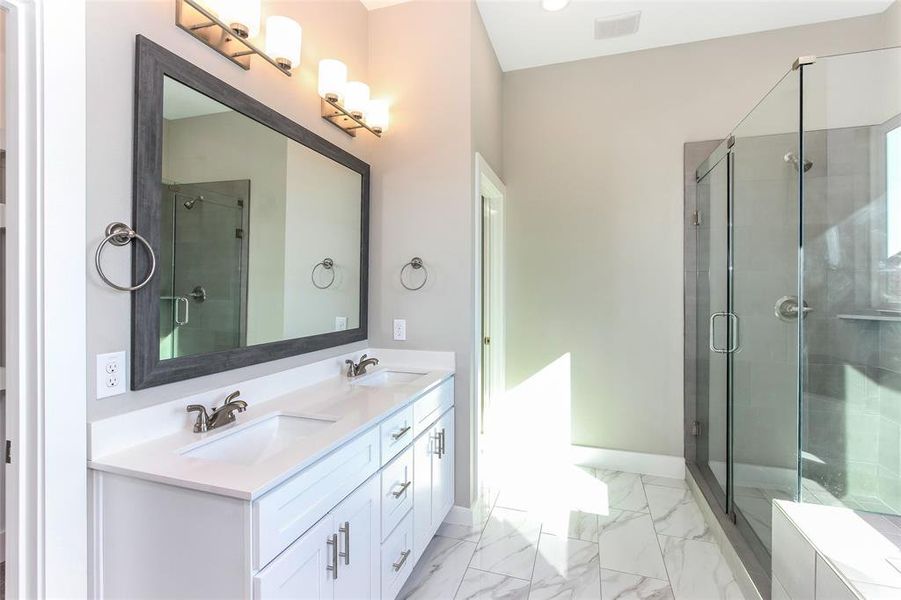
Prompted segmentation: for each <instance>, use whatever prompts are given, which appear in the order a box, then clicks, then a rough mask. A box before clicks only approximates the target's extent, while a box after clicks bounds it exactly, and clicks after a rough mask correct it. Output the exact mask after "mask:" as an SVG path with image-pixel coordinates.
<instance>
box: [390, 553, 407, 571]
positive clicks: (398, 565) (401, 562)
mask: <svg viewBox="0 0 901 600" xmlns="http://www.w3.org/2000/svg"><path fill="white" fill-rule="evenodd" d="M409 556H410V551H409V550H404V551H403V552H401V553H400V559H398V561H397V562H396V563H394V564H393V565H391V566H392V567H394V570H395V571H400V570H401V568H402V567H403V566H404V563H405V562H407V558H408V557H409Z"/></svg>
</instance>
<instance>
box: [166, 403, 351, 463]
mask: <svg viewBox="0 0 901 600" xmlns="http://www.w3.org/2000/svg"><path fill="white" fill-rule="evenodd" d="M334 423H335V421H334V420H333V419H328V418H324V417H300V416H295V415H284V414H278V415H273V416H271V417H268V418H266V419H263V420H262V421H260V422H258V423H254V424H253V425H250V426H249V427H243V428H241V429H236V430H234V431H232V432H230V433H226V434H224V435H223V436H222V437H217V438H215V439H213V440H210V441H209V442H206V443H203V444H201V445H200V446H195V447H189V449H188V450H184V451H182V454H183V455H184V456H188V457H190V458H203V459H206V460H217V461H221V462H227V463H233V464H238V465H247V466H251V465H255V464H258V463H261V462H263V461H265V460H266V459H268V458H271V457H272V456H275V455H276V454H278V453H280V452H282V451H284V450H286V449H288V448H289V447H290V446H291V445H292V444H294V443H296V442H297V441H298V440H300V439H303V438H305V437H309V436H311V435H313V434H316V433H319V432H320V431H322V430H324V429H326V428H328V427H330V426H331V425H332V424H334Z"/></svg>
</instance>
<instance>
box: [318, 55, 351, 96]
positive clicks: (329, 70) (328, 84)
mask: <svg viewBox="0 0 901 600" xmlns="http://www.w3.org/2000/svg"><path fill="white" fill-rule="evenodd" d="M346 85H347V65H345V64H344V63H343V62H341V61H340V60H335V59H334V58H326V59H324V60H320V61H319V95H320V96H321V97H322V98H325V99H326V100H328V101H329V102H341V101H342V100H344V87H345V86H346Z"/></svg>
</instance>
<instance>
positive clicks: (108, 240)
mask: <svg viewBox="0 0 901 600" xmlns="http://www.w3.org/2000/svg"><path fill="white" fill-rule="evenodd" d="M132 240H138V241H139V242H141V243H142V244H144V247H145V248H146V249H147V254H149V255H150V270H149V272H148V273H147V277H145V278H144V281H142V282H141V283H139V284H137V285H132V286H126V285H119V284H117V283H113V282H112V281H110V279H109V278H108V277H107V276H106V273H104V272H103V266H102V265H101V264H100V257H101V256H102V255H103V249H104V248H105V247H106V245H107V244H112V245H113V246H120V247H121V246H125V245H127V244H128V243H129V242H131V241H132ZM94 266H95V267H97V273H98V274H99V275H100V279H102V280H103V282H104V283H105V284H106V285H108V286H110V287H111V288H113V289H115V290H119V291H120V292H133V291H135V290H139V289H141V288H142V287H144V286H145V285H147V284H148V283H150V280H151V279H153V274H154V273H156V255H155V254H154V253H153V248H151V247H150V242H148V241H147V240H146V239H144V238H143V237H142V236H140V235H138V234H137V233H136V232H135V230H134V229H132V228H131V227H129V226H128V225H126V224H125V223H119V222H113V223H110V224H109V225H107V226H106V237H105V238H103V241H102V242H100V245H99V246H97V251H96V252H95V253H94Z"/></svg>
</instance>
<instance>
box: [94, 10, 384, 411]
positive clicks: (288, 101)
mask: <svg viewBox="0 0 901 600" xmlns="http://www.w3.org/2000/svg"><path fill="white" fill-rule="evenodd" d="M263 10H264V16H265V15H266V14H273V13H274V14H285V15H288V16H291V17H293V18H295V19H296V20H297V21H298V22H300V23H302V24H303V29H304V39H303V50H302V52H303V54H302V56H301V66H300V69H298V70H295V71H294V76H293V77H285V76H284V75H282V74H281V73H280V72H278V71H277V70H276V69H275V68H273V67H271V66H269V65H267V64H265V63H262V62H261V61H259V60H255V61H254V62H253V67H252V68H251V69H250V71H244V70H242V69H240V68H238V67H236V66H235V65H233V64H232V63H230V62H228V61H227V60H225V59H224V58H222V57H221V56H219V55H218V54H216V53H215V52H213V51H212V50H211V49H209V48H207V47H206V46H204V45H203V44H201V43H199V42H197V41H196V40H194V39H193V38H191V37H190V36H189V35H188V34H186V33H185V32H183V31H181V30H180V29H178V28H177V27H176V26H175V24H174V9H173V4H172V2H171V1H169V0H132V1H128V2H120V1H105V0H89V1H88V3H87V15H86V27H87V65H88V72H87V147H88V149H89V151H88V157H87V196H88V210H87V235H88V244H89V246H88V248H86V256H85V264H86V265H87V266H86V269H87V279H88V288H87V308H88V340H87V354H88V361H87V370H88V394H87V395H88V398H89V400H88V417H89V418H90V419H96V418H100V417H102V416H106V415H111V414H117V413H121V412H126V411H129V410H134V409H136V408H140V407H143V406H147V405H150V404H156V403H160V402H165V401H169V400H172V399H174V398H178V397H181V396H184V395H185V394H189V393H193V392H196V391H200V390H205V389H210V388H212V387H218V386H222V385H228V384H229V383H230V382H237V381H240V380H242V379H246V378H248V377H252V376H258V375H263V374H266V373H272V372H276V371H280V370H283V369H286V368H290V367H293V366H297V365H300V364H305V363H308V362H312V361H315V360H321V359H322V358H325V357H327V356H331V355H337V354H339V353H341V352H345V351H347V350H349V349H352V348H353V347H355V346H351V347H344V348H337V349H334V350H331V351H322V352H316V353H313V354H309V355H305V356H300V357H295V358H290V359H284V360H280V361H276V362H272V363H266V364H262V365H256V366H253V367H247V368H244V369H238V370H235V371H229V372H226V373H220V374H216V375H210V376H207V377H201V378H198V379H192V380H189V381H183V382H179V383H174V384H171V385H165V386H159V387H155V388H152V389H149V390H143V391H139V392H128V393H126V394H123V395H120V396H114V397H112V398H107V399H104V400H99V401H98V400H94V399H93V398H94V397H95V389H94V362H95V361H94V356H95V355H96V354H98V353H102V352H113V351H116V350H128V349H129V348H130V345H131V344H130V340H131V334H130V323H131V316H130V298H129V295H128V294H125V293H122V292H116V291H113V290H112V289H110V288H108V287H107V286H105V285H103V283H102V282H100V280H99V278H98V277H97V273H96V272H95V271H94V268H93V260H92V259H91V257H90V256H89V255H90V254H91V253H93V251H94V247H95V245H96V244H97V243H98V242H99V241H100V239H101V237H102V235H101V234H102V232H103V229H104V227H106V225H107V223H109V222H110V221H126V222H130V221H131V214H132V209H131V179H132V152H131V151H132V111H133V94H134V77H133V73H134V39H135V35H136V34H138V33H140V34H143V35H144V36H146V37H148V38H150V39H151V40H153V41H154V42H156V43H158V44H161V45H162V46H164V47H165V48H167V49H169V50H171V51H173V52H175V53H176V54H178V55H180V56H182V57H183V58H185V59H186V60H188V61H190V62H191V63H193V64H195V65H197V66H199V67H200V68H202V69H204V70H206V71H208V72H209V73H211V74H213V75H214V76H216V77H218V78H220V79H222V80H224V81H225V82H227V83H229V84H231V85H233V86H235V87H237V88H238V89H240V90H241V91H243V92H245V93H247V94H249V95H251V96H253V97H254V98H256V99H257V100H259V101H261V102H262V103H263V104H266V105H267V106H269V107H271V108H273V109H274V110H277V111H278V112H280V113H282V114H283V115H285V116H287V117H289V118H290V119H293V120H294V121H296V122H298V123H300V124H301V125H303V126H304V127H307V128H309V129H311V130H312V131H314V132H315V133H318V134H319V135H322V136H323V137H325V138H327V139H329V140H330V141H332V142H334V143H336V144H338V145H340V146H341V147H343V148H345V149H347V150H348V151H350V152H351V153H353V154H355V155H356V156H358V157H360V158H362V159H363V160H366V161H367V162H368V161H369V158H370V152H371V149H372V148H373V144H374V140H371V139H368V138H367V137H366V136H360V137H359V138H354V139H352V138H350V137H348V136H346V135H344V134H343V133H341V132H340V131H338V130H337V129H335V128H334V127H332V126H330V125H328V124H327V123H325V122H324V121H323V120H322V118H321V117H320V114H319V110H320V107H319V98H318V94H317V91H316V78H317V65H318V63H319V59H320V58H326V57H332V56H335V57H340V58H341V59H342V60H344V61H345V62H346V63H347V64H348V67H349V69H350V75H351V77H358V78H361V79H364V80H365V79H367V77H368V72H367V69H368V18H369V15H368V12H367V11H366V9H365V8H364V7H363V5H362V4H360V3H359V2H265V3H264V5H263ZM110 23H115V24H116V26H115V27H110ZM104 261H105V264H106V265H107V272H108V273H109V274H110V275H111V276H112V277H114V278H115V279H116V280H122V281H125V280H126V279H127V276H128V273H129V271H130V267H129V265H130V253H129V252H127V251H124V250H117V251H116V252H112V251H109V252H107V253H106V256H105V257H104ZM362 346H365V344H357V345H356V347H362Z"/></svg>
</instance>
